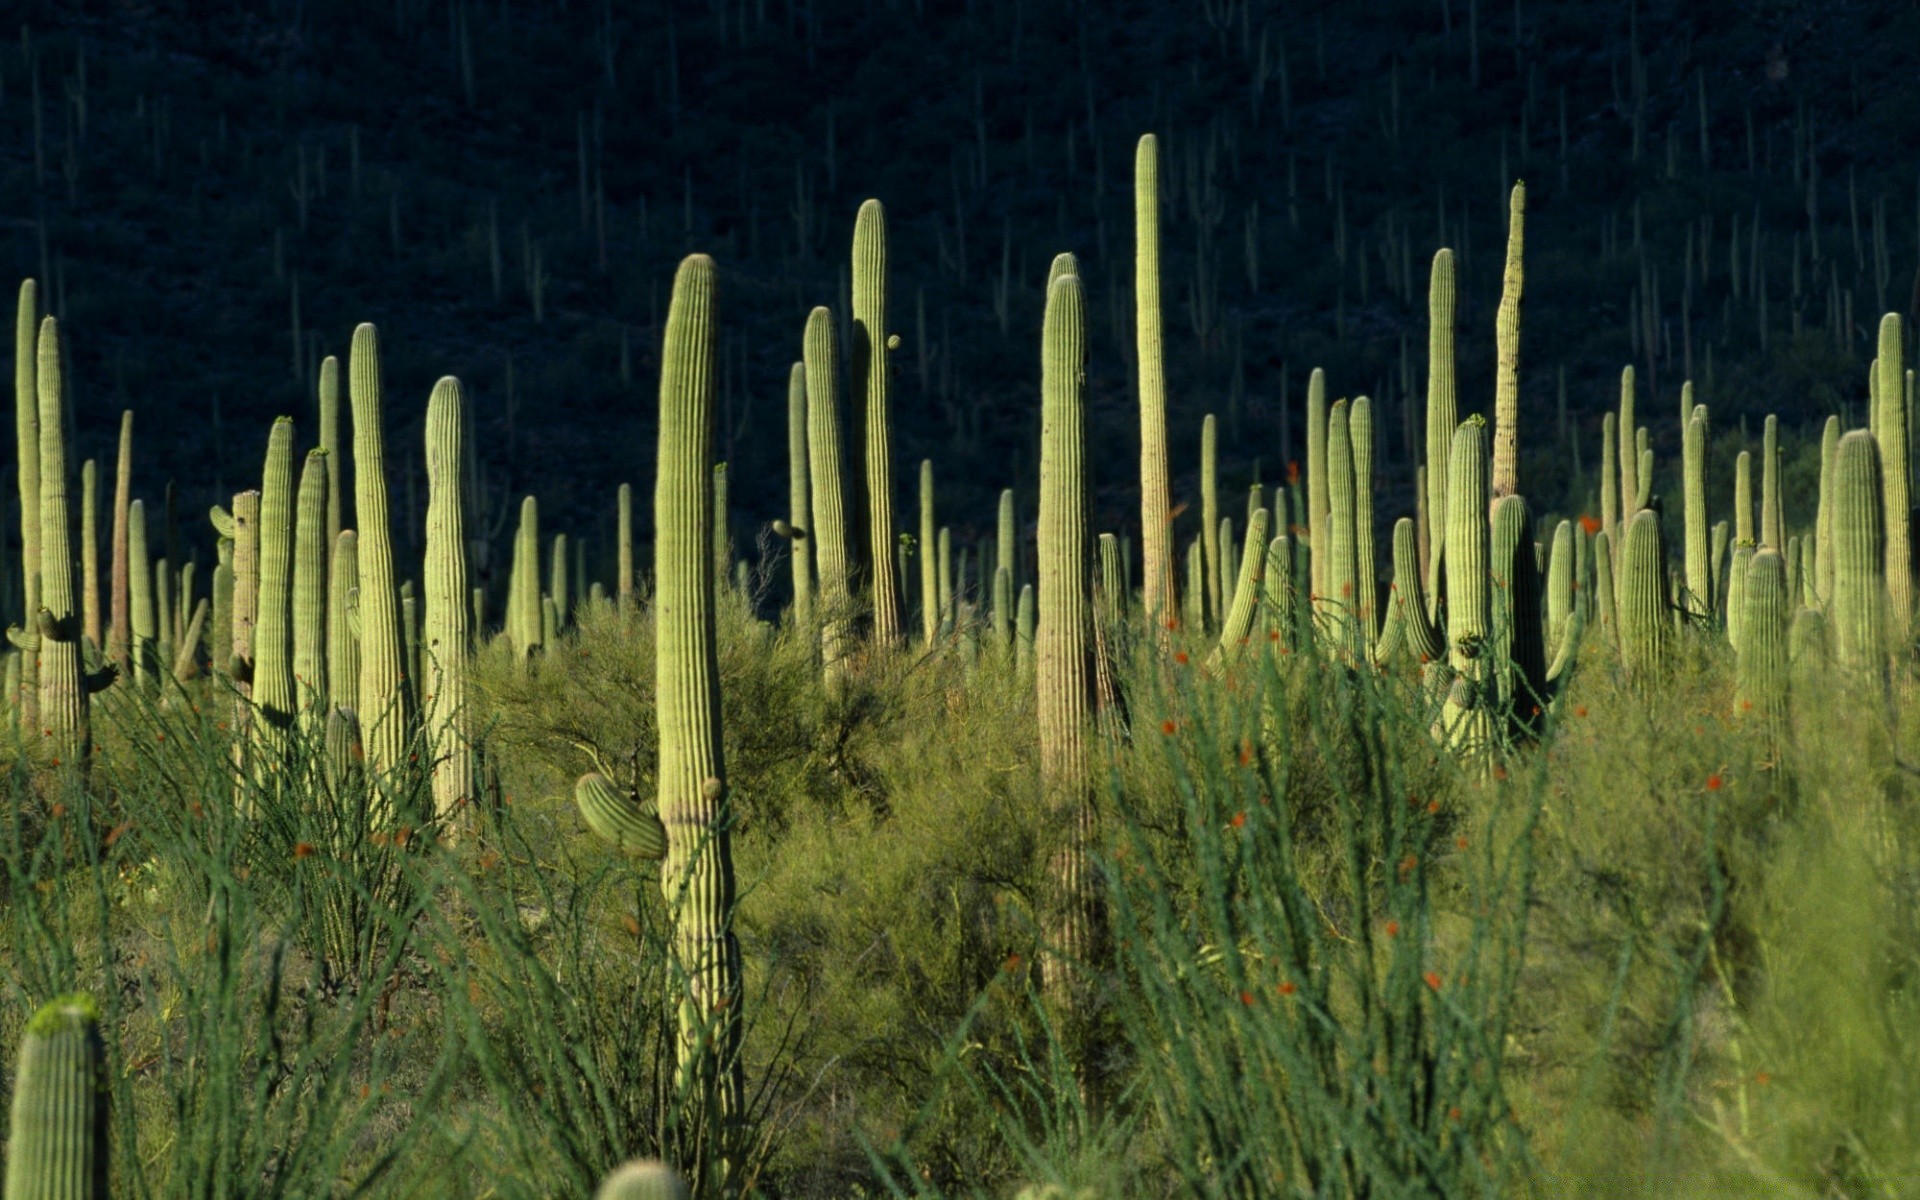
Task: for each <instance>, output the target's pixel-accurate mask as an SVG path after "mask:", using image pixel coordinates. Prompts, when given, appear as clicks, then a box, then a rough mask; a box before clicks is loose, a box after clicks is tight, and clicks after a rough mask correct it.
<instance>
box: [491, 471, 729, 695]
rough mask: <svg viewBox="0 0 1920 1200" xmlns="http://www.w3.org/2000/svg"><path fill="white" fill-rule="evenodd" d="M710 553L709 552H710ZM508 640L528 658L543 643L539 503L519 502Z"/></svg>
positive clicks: (509, 592)
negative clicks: (518, 523)
mask: <svg viewBox="0 0 1920 1200" xmlns="http://www.w3.org/2000/svg"><path fill="white" fill-rule="evenodd" d="M709 552H711V551H709ZM507 636H508V638H509V639H510V640H511V641H512V643H513V652H514V653H515V654H517V655H519V656H520V657H521V658H522V659H526V658H531V657H532V656H533V655H534V654H535V653H537V652H538V651H539V649H540V647H541V646H542V645H544V644H545V641H546V622H545V621H544V620H543V619H542V616H541V611H540V501H539V500H537V499H535V498H534V497H532V496H526V497H523V498H522V499H521V501H520V525H519V528H518V529H517V530H516V531H515V533H514V538H513V567H512V570H511V572H510V573H509V575H508V578H507Z"/></svg>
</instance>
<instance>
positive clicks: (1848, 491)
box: [1830, 429, 1888, 688]
mask: <svg viewBox="0 0 1920 1200" xmlns="http://www.w3.org/2000/svg"><path fill="white" fill-rule="evenodd" d="M1884 470H1885V465H1884V464H1883V463H1882V462H1881V461H1880V448H1879V443H1878V442H1877V441H1876V439H1875V438H1874V435H1873V434H1871V433H1869V432H1867V431H1866V430H1864V429H1856V430H1854V431H1853V432H1851V433H1848V434H1846V435H1845V436H1844V437H1842V438H1841V439H1840V445H1839V448H1838V450H1837V452H1836V453H1835V455H1834V464H1833V599H1832V601H1831V603H1830V612H1831V617H1832V624H1833V635H1834V637H1833V641H1834V651H1835V657H1836V658H1837V659H1838V660H1839V663H1840V665H1841V667H1843V668H1844V669H1846V670H1848V671H1850V672H1853V673H1854V674H1855V675H1856V676H1858V677H1860V678H1863V679H1865V680H1867V681H1869V682H1870V683H1871V684H1873V685H1874V686H1875V687H1876V688H1884V687H1885V685H1886V678H1887V625H1888V621H1887V581H1886V561H1887V560H1886V554H1887V550H1886V522H1885V519H1884V516H1883V514H1882V512H1881V505H1883V504H1884V503H1885V502H1886V501H1885V491H1884V484H1883V483H1882V481H1881V474H1882V472H1883V471H1884Z"/></svg>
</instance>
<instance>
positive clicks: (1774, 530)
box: [1760, 413, 1787, 550]
mask: <svg viewBox="0 0 1920 1200" xmlns="http://www.w3.org/2000/svg"><path fill="white" fill-rule="evenodd" d="M1763 429H1764V432H1763V433H1762V434H1761V437H1760V447H1761V448H1760V547H1761V549H1763V550H1780V549H1783V548H1785V546H1786V544H1787V539H1786V535H1785V524H1786V522H1785V519H1784V517H1783V516H1782V505H1783V503H1784V499H1783V497H1782V496H1781V495H1780V418H1779V417H1777V416H1775V415H1774V414H1773V413H1768V414H1767V421H1766V424H1765V426H1764V427H1763Z"/></svg>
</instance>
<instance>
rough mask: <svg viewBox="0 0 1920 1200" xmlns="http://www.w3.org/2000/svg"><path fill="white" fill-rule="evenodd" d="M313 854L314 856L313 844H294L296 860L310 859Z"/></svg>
mask: <svg viewBox="0 0 1920 1200" xmlns="http://www.w3.org/2000/svg"><path fill="white" fill-rule="evenodd" d="M312 854H313V843H311V842H295V843H294V844H293V857H294V858H295V859H296V860H298V859H302V858H307V857H310V856H311V855H312Z"/></svg>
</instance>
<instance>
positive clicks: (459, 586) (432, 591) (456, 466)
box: [420, 376, 474, 822]
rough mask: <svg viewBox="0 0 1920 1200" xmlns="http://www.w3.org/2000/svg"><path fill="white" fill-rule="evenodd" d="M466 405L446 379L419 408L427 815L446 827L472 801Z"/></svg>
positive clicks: (422, 693) (422, 694) (422, 691)
mask: <svg viewBox="0 0 1920 1200" xmlns="http://www.w3.org/2000/svg"><path fill="white" fill-rule="evenodd" d="M465 406H466V398H465V396H464V395H463V394H462V393H461V389H460V381H459V380H457V379H454V378H452V377H451V376H449V377H446V378H443V379H441V380H440V381H439V382H438V383H436V384H434V385H433V395H432V397H431V398H430V399H428V401H427V546H426V595H425V597H424V599H425V601H426V619H425V622H424V624H425V631H424V642H423V648H424V651H425V654H424V660H425V661H424V662H423V663H422V667H421V676H420V698H421V708H422V710H423V713H424V717H425V721H424V725H423V728H424V729H425V731H426V736H427V739H428V741H429V743H430V744H431V746H432V747H433V811H434V815H435V816H437V817H438V818H439V819H440V820H441V821H442V822H446V821H450V820H452V819H453V817H454V816H455V814H457V813H458V812H459V811H460V810H461V809H462V808H463V807H465V806H466V804H467V803H468V802H470V801H471V800H472V799H473V795H474V786H473V751H472V744H471V743H472V738H471V735H470V733H469V731H468V721H467V655H468V652H469V650H470V648H471V646H472V634H471V631H470V630H469V629H468V627H467V618H468V615H469V612H468V607H467V514H466V494H467V493H466V480H465V479H464V477H463V471H464V469H465V467H466V463H467V457H466V448H465V447H464V446H463V445H462V444H461V443H462V439H463V438H464V436H465V434H466V414H465V413H464V411H463V410H464V408H465Z"/></svg>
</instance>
